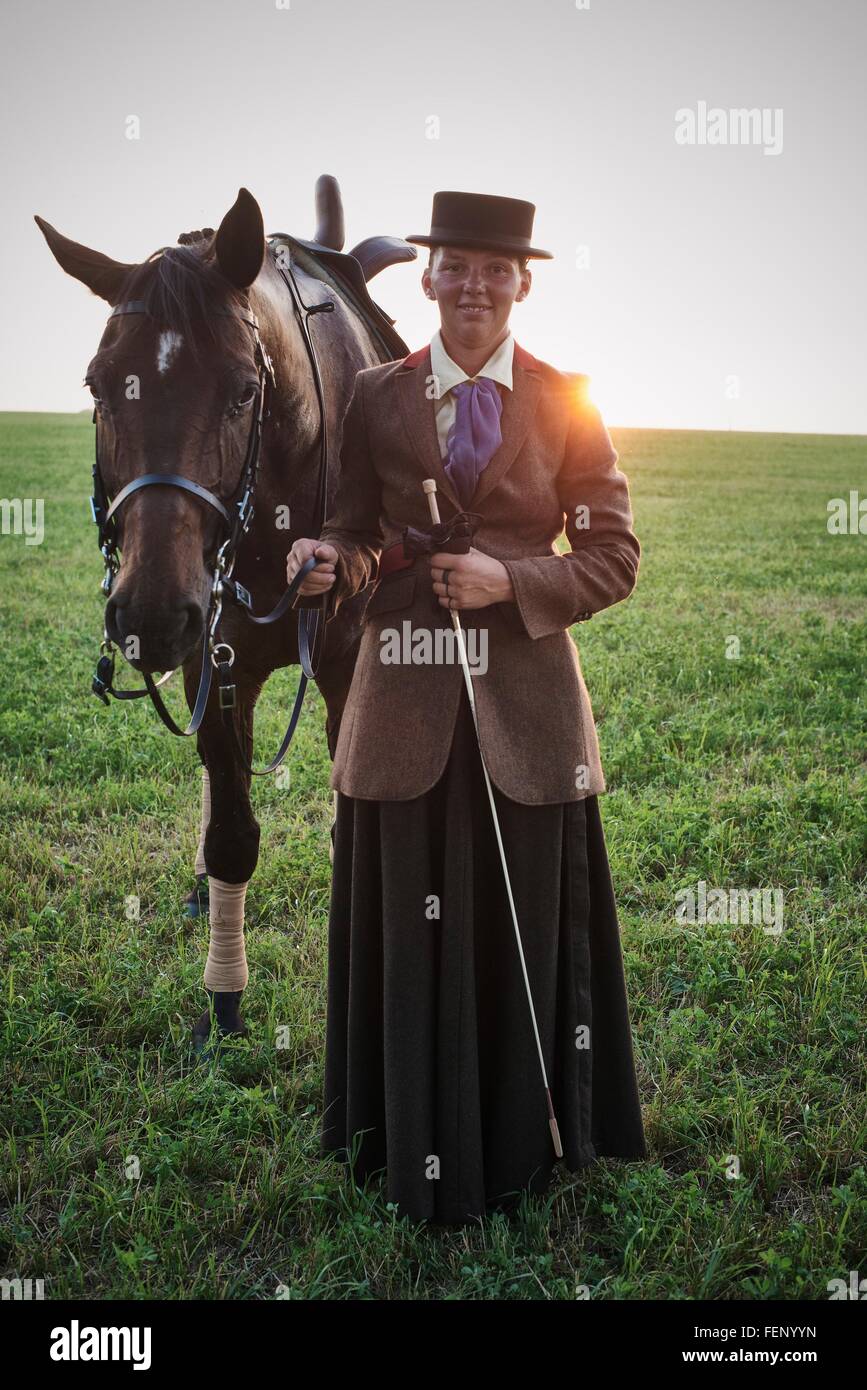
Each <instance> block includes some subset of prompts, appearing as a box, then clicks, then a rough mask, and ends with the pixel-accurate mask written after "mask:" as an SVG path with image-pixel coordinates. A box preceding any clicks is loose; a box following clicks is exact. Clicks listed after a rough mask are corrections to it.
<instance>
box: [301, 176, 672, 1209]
mask: <svg viewBox="0 0 867 1390" xmlns="http://www.w3.org/2000/svg"><path fill="white" fill-rule="evenodd" d="M534 214H535V208H534V207H533V205H532V204H531V203H526V202H523V201H521V200H517V199H511V198H495V197H490V196H487V195H482V194H471V193H438V194H436V195H435V197H434V204H433V216H432V225H431V231H430V234H429V235H428V236H414V237H410V238H409V240H410V241H413V242H416V243H418V244H421V245H424V246H427V247H429V248H430V260H429V264H428V266H427V267H426V269H425V270H424V273H423V275H422V286H423V289H424V292H425V294H426V295H427V296H428V297H429V298H430V299H432V300H434V301H435V302H436V304H437V306H438V308H439V312H440V322H441V326H440V329H439V331H438V332H437V333H436V334H435V335H434V338H433V340H432V341H431V343H430V345H429V346H428V347H425V348H423V349H421V350H420V351H418V352H415V353H412V354H410V356H409V357H407V358H405V359H404V360H403V361H402V362H396V363H389V364H386V365H384V366H378V367H373V368H370V369H368V370H366V371H363V372H360V373H359V375H358V377H357V378H356V384H355V391H354V395H353V398H352V401H351V402H350V405H349V408H348V410H347V414H346V418H345V421H344V428H343V440H342V449H341V479H340V487H339V492H338V496H337V500H336V504H335V509H334V511H333V513H332V514H331V516H329V518H328V520H327V522H326V525H325V528H324V529H323V531H322V534H321V536H320V537H319V538H318V540H315V539H312V538H308V539H303V540H298V541H296V542H295V544H294V545H293V547H292V551H291V553H290V555H289V558H288V563H287V574H288V578H289V579H290V580H291V579H292V578H293V577H294V576H295V574H297V572H298V570H299V568H300V567H301V566H302V565H303V564H304V563H305V561H306V560H308V559H309V558H310V557H311V556H315V557H316V560H317V566H316V568H315V569H314V570H312V571H311V573H310V574H309V575H308V577H307V579H306V580H305V582H304V584H303V587H302V590H301V592H302V594H304V595H305V596H306V598H307V599H308V600H311V599H312V600H316V599H317V596H318V597H320V598H321V596H325V597H324V598H322V602H323V603H324V604H325V606H326V612H327V615H328V616H329V617H330V616H332V615H333V613H334V612H335V611H336V609H337V608H338V607H339V604H340V603H341V602H342V601H343V600H344V599H346V598H348V597H349V596H351V595H352V594H355V593H357V592H358V591H359V590H360V589H362V588H364V587H365V586H367V585H368V584H371V583H372V582H374V581H375V588H374V589H373V592H372V597H371V598H370V601H369V604H368V607H367V610H366V617H365V626H364V633H363V637H362V643H361V648H360V651H359V656H358V662H357V665H356V669H355V674H354V678H353V682H352V687H351V690H350V693H349V697H348V700H347V704H346V709H345V712H344V716H343V720H342V722H341V728H340V735H339V739H338V744H337V748H336V754H335V760H334V768H333V772H332V778H331V785H332V787H334V789H335V790H336V792H337V816H336V825H335V835H334V867H333V888H332V898H331V910H330V923H329V963H328V1022H327V1041H326V1080H325V1090H326V1094H325V1116H324V1121H323V1144H324V1147H325V1150H326V1151H327V1152H331V1153H335V1154H337V1155H339V1156H341V1157H347V1156H348V1157H350V1158H351V1159H352V1160H353V1163H354V1168H355V1172H356V1176H358V1177H362V1178H363V1177H364V1176H366V1175H367V1174H369V1173H372V1172H374V1171H376V1170H378V1169H382V1168H385V1170H386V1174H387V1193H388V1199H389V1200H390V1201H393V1202H396V1203H397V1204H398V1210H399V1213H400V1214H401V1215H407V1216H409V1217H411V1218H413V1219H416V1220H420V1219H429V1220H434V1221H439V1222H457V1223H460V1222H465V1221H468V1220H472V1219H473V1218H476V1217H479V1216H481V1215H483V1214H484V1213H485V1212H486V1211H488V1210H491V1209H494V1208H496V1207H501V1206H504V1205H509V1204H510V1203H511V1202H512V1201H514V1200H515V1199H516V1198H517V1196H518V1195H519V1194H520V1193H521V1191H523V1190H528V1191H532V1192H541V1191H544V1189H545V1188H546V1186H547V1185H548V1182H549V1180H550V1177H551V1173H552V1169H553V1164H554V1161H555V1155H554V1149H553V1147H552V1142H551V1134H550V1133H549V1126H548V1122H547V1121H548V1111H547V1109H546V1097H545V1091H544V1087H543V1084H542V1074H541V1069H540V1062H539V1055H538V1051H537V1046H536V1041H535V1037H534V1031H533V1020H532V1017H531V1012H530V1004H529V1001H528V997H527V992H526V988H525V983H524V978H523V975H522V970H521V962H520V958H519V953H518V948H517V944H516V940H515V936H514V932H513V925H512V918H511V911H510V906H509V900H508V897H507V893H506V887H505V877H504V873H503V868H502V864H501V860H500V852H499V848H498V844H497V839H496V835H495V830H494V826H493V820H492V816H491V808H490V804H489V801H488V797H487V792H486V789H485V784H484V774H483V771H482V764H481V758H482V756H484V760H485V764H486V766H487V769H488V772H489V774H490V778H491V781H492V783H493V788H494V790H493V795H494V798H495V802H496V808H497V813H498V820H499V826H500V832H501V836H502V842H503V850H504V855H505V860H506V864H507V866H508V874H509V878H510V881H511V888H512V892H513V895H514V902H515V907H516V912H517V920H518V924H519V927H520V932H521V938H522V942H523V951H524V955H525V957H526V967H527V977H528V981H529V985H530V993H531V996H532V1003H533V1006H534V1009H535V1016H536V1019H537V1022H538V1032H539V1042H540V1046H541V1051H542V1055H543V1059H544V1063H545V1068H546V1071H547V1075H548V1080H549V1082H550V1087H551V1093H552V1096H553V1103H554V1110H555V1112H556V1115H557V1119H558V1121H559V1128H560V1134H561V1136H562V1143H563V1148H564V1151H565V1161H566V1163H567V1165H568V1167H569V1168H570V1169H573V1170H574V1169H577V1168H579V1167H581V1166H583V1165H585V1164H588V1163H590V1162H592V1161H593V1160H594V1159H595V1158H596V1157H598V1156H601V1155H616V1156H618V1157H621V1158H627V1159H628V1158H642V1157H644V1156H645V1155H646V1148H645V1142H644V1133H643V1129H642V1121H641V1109H640V1104H639V1099H638V1088H637V1084H636V1077H635V1068H634V1062H633V1055H632V1043H631V1035H630V1026H629V1015H628V1009H627V1000H626V992H625V986H624V980H623V965H622V956H621V950H620V941H619V931H618V925H617V917H616V912H615V906H614V900H613V895H612V889H611V880H610V875H609V871H608V861H607V856H606V851H605V843H604V838H603V833H602V826H601V821H600V816H599V809H598V805H597V794H598V793H600V792H602V791H604V789H605V785H604V780H603V776H602V768H601V765H600V761H599V749H598V744H597V740H596V732H595V727H594V724H593V716H592V712H591V708H590V702H589V699H588V696H587V691H586V688H585V686H584V681H583V678H582V675H581V669H580V663H579V660H578V654H577V650H576V648H575V644H574V643H573V641H572V640H571V638H570V636H569V632H568V629H569V627H570V626H571V625H572V624H573V623H575V622H579V621H584V620H586V619H588V618H590V616H591V615H592V614H593V613H595V612H598V611H599V610H600V609H603V608H606V607H608V606H609V605H610V604H612V603H615V602H617V601H618V600H620V599H623V598H626V596H627V595H628V594H629V593H630V592H631V590H632V588H633V586H634V583H635V577H636V573H637V569H638V560H639V553H640V552H639V545H638V541H637V539H636V537H635V535H634V534H633V531H632V514H631V509H630V504H629V491H628V486H627V482H626V479H625V477H624V476H623V474H622V473H621V472H620V471H619V470H618V468H617V467H616V463H617V455H616V453H615V451H614V449H613V447H612V445H611V441H610V438H609V436H608V433H607V430H606V429H605V426H604V425H603V423H602V421H601V419H600V417H599V415H598V412H597V411H596V410H595V408H594V407H593V406H592V405H591V404H590V403H589V401H588V400H587V397H586V391H585V386H586V380H585V378H583V377H570V376H567V375H566V374H564V373H561V372H559V371H557V370H556V369H555V368H553V367H551V366H549V365H548V364H547V363H544V362H540V361H538V360H537V359H536V358H534V357H533V356H532V355H531V354H530V353H528V352H526V351H524V350H523V349H522V348H520V347H519V346H518V344H517V343H516V342H515V340H514V338H513V336H512V334H511V331H510V328H509V317H510V314H511V310H512V305H513V304H515V303H519V302H521V301H522V300H524V299H525V298H526V297H527V294H528V293H529V291H530V284H531V276H530V272H529V271H528V269H527V261H528V259H529V258H531V257H548V256H549V253H548V252H546V251H541V250H539V249H537V248H535V247H533V246H532V244H531V243H532V229H533V218H534ZM428 478H432V479H434V481H435V482H436V485H437V494H438V501H439V506H440V512H441V517H442V521H443V523H445V524H446V526H447V527H448V524H449V523H450V522H453V521H454V519H455V518H458V519H459V520H464V521H466V522H468V524H469V526H470V528H471V529H472V530H473V533H474V534H473V538H472V545H471V547H470V549H469V550H468V552H467V553H465V554H452V553H449V552H448V551H447V550H446V549H445V548H443V549H439V548H438V546H441V545H443V541H442V539H441V536H442V533H437V537H436V538H434V539H432V540H431V541H430V542H429V543H426V541H425V536H424V534H420V533H430V531H431V521H430V514H429V511H428V503H427V498H426V495H425V492H424V490H423V488H422V483H423V481H424V480H425V479H428ZM465 514H468V515H465ZM564 517H565V530H566V535H567V537H568V540H569V542H570V546H571V551H570V552H569V553H567V554H565V555H561V554H559V553H558V551H557V549H556V546H555V544H554V542H555V541H556V539H557V537H558V536H559V535H560V534H561V533H562V531H563V528H564ZM407 528H409V531H408V530H407ZM405 541H406V543H404V542H405ZM426 545H427V553H425V547H426ZM450 611H457V612H458V613H459V614H460V619H461V624H462V626H463V628H464V631H465V633H466V639H467V648H468V650H469V652H470V653H471V655H472V656H473V658H474V664H475V672H474V674H473V677H472V680H473V690H474V694H475V704H476V710H477V718H478V741H477V737H476V729H475V727H474V724H473V719H472V716H471V711H470V707H469V702H468V698H467V693H466V689H465V686H464V678H463V674H462V671H461V668H460V666H459V664H458V663H457V653H456V651H455V650H454V648H453V647H452V648H451V650H450V644H449V643H448V641H447V640H446V638H447V636H448V634H449V633H450V632H451V620H450V617H449V613H450ZM480 745H481V747H480Z"/></svg>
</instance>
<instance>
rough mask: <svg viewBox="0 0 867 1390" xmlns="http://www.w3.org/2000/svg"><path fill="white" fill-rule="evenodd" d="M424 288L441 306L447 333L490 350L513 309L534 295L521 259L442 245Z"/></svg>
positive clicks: (425, 276)
mask: <svg viewBox="0 0 867 1390" xmlns="http://www.w3.org/2000/svg"><path fill="white" fill-rule="evenodd" d="M421 282H422V288H423V289H424V292H425V294H426V295H428V297H429V298H431V299H435V300H436V302H437V304H438V305H439V311H440V323H441V325H442V329H443V333H444V334H445V336H446V337H447V338H449V339H451V340H452V341H453V342H457V343H460V344H461V346H462V347H466V348H470V349H473V348H475V349H481V348H483V347H485V346H486V345H487V344H489V343H490V344H491V348H492V350H493V347H494V346H495V345H496V344H497V343H498V342H499V341H501V339H502V338H503V337H504V336H505V329H506V327H507V325H508V322H509V315H510V313H511V311H512V305H513V304H515V303H517V302H519V301H520V300H522V299H526V297H527V295H528V294H529V293H530V283H531V276H530V272H529V271H528V270H523V271H522V270H521V268H520V266H519V264H518V262H517V260H515V258H514V257H512V256H504V255H503V254H501V253H500V252H496V251H485V250H477V249H476V248H474V247H458V246H438V247H436V249H435V251H434V256H433V264H432V265H431V266H428V267H426V269H425V270H424V272H423V274H422V281H421Z"/></svg>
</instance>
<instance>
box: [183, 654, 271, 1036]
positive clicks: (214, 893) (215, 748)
mask: <svg viewBox="0 0 867 1390" xmlns="http://www.w3.org/2000/svg"><path fill="white" fill-rule="evenodd" d="M260 688H261V682H256V683H255V684H253V683H251V682H249V681H246V682H245V681H244V680H243V679H242V678H240V677H239V678H238V681H237V693H238V708H237V712H236V716H235V717H236V720H237V727H238V728H239V731H240V737H241V745H242V747H243V748H244V750H245V752H246V753H247V756H248V758H249V756H250V752H251V749H252V742H253V711H254V708H255V702H256V698H257V696H258V693H259V689H260ZM198 746H199V753H200V756H201V757H202V760H203V762H204V765H205V768H206V769H207V773H208V784H209V792H210V817H209V821H208V826H207V830H206V833H205V837H204V863H205V867H206V871H207V874H208V887H209V903H210V907H209V918H210V943H209V950H208V959H207V963H206V965H205V973H204V984H205V989H206V990H207V992H208V996H209V1000H210V1001H211V1003H210V1004H209V1007H208V1008H207V1009H206V1010H205V1011H204V1013H203V1014H202V1015H201V1017H200V1018H199V1019H198V1020H197V1022H196V1024H195V1026H194V1028H193V1040H194V1043H195V1045H196V1046H197V1047H202V1046H204V1043H205V1042H206V1040H207V1038H208V1037H209V1035H210V1031H211V1007H213V1013H214V1017H215V1020H216V1024H217V1029H218V1032H219V1034H220V1035H223V1036H226V1035H228V1036H242V1035H243V1034H244V1033H246V1031H247V1029H246V1026H245V1024H244V1020H243V1018H242V1016H241V1008H240V1005H241V995H242V993H243V991H244V989H245V988H246V985H247V981H248V978H249V975H248V970H247V960H246V951H245V944H244V899H245V896H246V891H247V884H248V883H249V881H250V879H251V878H252V876H253V872H254V870H255V868H256V863H257V861H258V857H259V825H258V822H257V821H256V818H255V816H254V815H253V810H252V806H251V804H250V780H251V779H250V775H249V773H246V772H245V771H244V769H243V768H242V767H241V765H240V763H239V762H238V759H237V757H236V756H235V748H234V743H233V741H232V738H231V733H230V731H229V729H227V728H226V726H225V725H224V724H223V722H222V717H221V715H220V711H219V709H218V708H217V706H216V701H215V700H214V701H211V702H210V703H209V705H208V710H207V713H206V715H205V718H204V720H203V721H202V725H201V728H200V729H199V734H198Z"/></svg>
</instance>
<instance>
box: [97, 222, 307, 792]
mask: <svg viewBox="0 0 867 1390" xmlns="http://www.w3.org/2000/svg"><path fill="white" fill-rule="evenodd" d="M272 249H273V248H272V247H271V246H270V245H269V247H268V250H269V252H271V251H272ZM274 264H275V267H276V269H277V270H278V272H279V273H280V275H281V276H282V277H283V280H284V281H285V283H286V285H287V287H288V289H289V293H290V295H291V297H292V305H293V309H294V312H295V316H296V318H297V320H298V324H299V327H300V330H301V336H302V338H303V340H304V345H305V347H306V349H307V356H308V358H309V361H310V366H311V370H312V374H313V381H314V385H315V388H316V396H317V401H318V405H319V417H320V429H319V471H318V479H317V487H316V501H315V506H314V518H315V520H314V526H315V534H317V535H318V533H319V532H320V531H321V529H322V527H323V525H324V522H325V510H326V506H327V499H328V421H327V415H326V410H325V393H324V389H323V385H322V374H321V372H320V369H319V360H318V358H317V355H316V348H315V345H314V343H313V339H312V338H311V336H310V328H309V325H308V319H309V318H311V317H312V316H313V315H314V314H320V313H328V312H331V311H332V310H333V309H334V301H333V300H325V301H324V302H323V303H321V304H309V305H308V304H305V303H304V301H303V300H302V298H301V293H300V291H299V289H298V285H297V282H296V280H295V276H294V275H293V273H292V267H291V265H290V264H289V261H288V258H287V257H285V256H279V255H275V256H274ZM211 312H212V313H213V314H216V315H223V316H226V317H230V318H237V319H240V320H241V322H242V323H245V324H247V325H248V327H249V328H250V329H251V330H252V333H253V342H254V349H255V362H256V371H257V388H256V395H255V397H254V402H253V418H252V421H251V424H250V433H249V435H248V437H247V447H246V453H245V458H244V466H243V469H242V472H241V479H240V482H239V484H238V486H237V488H236V489H235V493H234V496H233V497H232V498H231V499H229V500H228V501H227V502H224V501H223V500H222V499H221V498H219V497H218V496H217V495H216V494H215V493H214V492H212V491H211V490H210V489H209V488H206V487H203V486H202V485H201V484H200V483H197V482H194V481H193V479H191V478H185V477H183V475H181V474H179V473H143V474H142V475H141V477H139V478H133V479H132V481H131V482H129V483H127V484H126V486H125V487H123V488H121V490H120V492H118V493H117V495H116V496H115V497H114V498H112V499H111V500H109V497H108V492H107V490H106V487H105V483H104V481H103V475H102V468H101V465H100V452H99V431H98V429H96V431H95V436H94V461H93V495H92V497H91V510H92V512H93V519H94V522H95V523H96V526H97V528H98V536H99V548H100V552H101V554H102V557H103V560H104V561H105V575H104V578H103V581H102V591H103V593H104V594H105V596H106V597H108V596H109V594H110V593H111V590H112V586H113V584H114V579H115V576H116V575H117V573H118V571H119V569H120V560H119V558H118V550H119V544H118V539H119V538H118V532H117V516H118V513H119V511H120V508H121V507H122V506H123V504H124V503H125V502H126V501H127V500H128V499H129V498H130V497H132V496H134V495H135V493H137V492H141V491H142V489H144V488H146V487H174V488H180V489H181V490H182V491H184V492H188V493H190V494H191V495H192V496H193V497H196V498H198V500H199V501H200V502H202V503H204V504H205V505H206V506H208V507H210V508H211V509H212V510H213V511H215V512H216V513H217V515H218V516H219V517H220V520H221V521H222V523H223V528H224V532H225V536H224V539H223V540H222V543H221V544H220V546H219V548H218V550H217V555H216V560H215V563H214V572H213V576H212V579H211V586H210V593H209V598H208V610H207V613H206V616H205V624H204V633H203V638H202V657H201V671H200V675H199V685H198V690H197V693H196V699H195V702H194V705H193V711H192V714H191V716H190V721H189V723H188V725H187V727H186V728H185V729H181V728H180V727H179V726H178V725H177V724H176V723H175V721H174V719H173V718H172V716H171V714H170V713H169V711H168V710H167V708H166V706H165V704H164V702H163V699H162V696H161V695H160V693H159V692H160V687H161V686H163V685H165V684H166V682H167V681H168V680H169V679H170V678H171V677H172V676H173V675H174V671H167V672H166V673H165V674H164V675H162V676H161V677H160V679H159V680H158V681H154V679H153V677H152V676H151V675H149V674H146V675H145V677H144V681H145V688H144V690H117V689H115V687H114V684H113V681H114V666H115V656H114V650H115V648H114V644H113V643H112V641H111V639H110V638H109V636H108V633H107V632H106V633H105V634H104V637H103V641H102V644H101V647H100V653H101V655H100V659H99V661H98V663H97V668H96V674H95V676H94V678H93V683H92V687H91V688H92V690H93V693H94V694H95V695H97V696H98V697H99V698H100V699H101V700H103V701H104V703H105V704H106V705H107V704H108V703H109V696H112V697H113V698H114V699H116V700H137V699H141V698H142V697H143V696H145V695H149V696H150V698H151V700H152V702H153V704H154V707H155V708H156V711H157V713H158V714H159V716H160V719H161V720H162V722H163V723H164V724H165V726H166V728H167V729H169V730H170V732H171V733H173V734H176V735H178V736H179V737H181V738H189V737H191V735H193V734H195V733H197V732H198V729H199V727H200V725H201V723H202V720H203V718H204V716H205V710H206V707H207V703H208V697H209V695H210V689H211V681H212V676H213V672H214V671H216V673H217V679H218V684H219V706H220V710H221V713H222V717H223V720H224V723H225V724H226V725H227V726H228V727H229V728H230V730H231V733H232V737H233V742H234V745H235V753H236V755H237V756H238V758H239V759H240V760H241V762H242V765H243V766H244V767H245V769H246V771H247V772H250V773H253V774H254V775H255V776H265V775H266V774H267V773H270V772H274V771H275V769H276V768H278V767H279V766H280V763H281V762H282V761H283V759H284V757H285V756H286V753H287V751H288V748H289V745H290V743H291V741H292V737H293V735H294V733H295V729H296V727H297V724H298V717H299V715H300V713H301V706H302V704H303V701H304V694H305V691H306V688H307V682H308V680H313V679H315V677H316V674H317V671H318V669H319V663H320V660H321V654H322V646H323V644H324V627H325V624H324V621H323V614H322V611H321V609H309V608H304V609H301V610H300V611H299V614H298V658H299V662H300V665H301V678H300V680H299V683H298V690H297V693H296V696H295V703H294V705H293V708H292V714H291V717H290V720H289V725H288V727H287V729H286V734H285V736H284V738H283V742H282V743H281V745H280V748H279V749H278V752H277V754H276V756H275V757H274V758H273V759H272V761H271V762H270V763H269V764H268V765H267V767H264V768H258V769H257V768H254V767H252V766H251V764H250V762H249V760H248V759H247V755H246V753H245V751H244V749H243V748H242V746H241V741H240V739H239V737H238V732H237V729H236V728H235V722H234V717H233V715H234V710H235V707H236V688H235V685H234V682H233V679H232V666H233V665H234V661H235V653H234V651H233V649H232V647H231V646H230V645H229V643H228V642H221V641H219V640H218V628H219V624H220V618H221V616H222V612H223V601H224V599H225V598H227V597H229V598H234V599H235V600H236V601H237V602H238V603H239V604H240V605H241V607H242V610H243V611H244V612H245V614H246V616H247V618H248V620H249V621H250V622H253V623H256V624H259V625H266V624H270V623H275V622H277V620H278V619H279V618H282V617H283V615H284V613H286V611H287V610H288V608H289V607H290V605H291V604H292V602H293V600H294V598H295V596H296V593H297V591H298V589H299V588H300V586H301V584H302V583H303V581H304V579H305V578H306V577H307V575H308V574H309V573H310V571H311V570H312V569H314V568H315V567H316V563H317V562H316V560H315V558H311V559H309V560H307V561H306V562H305V564H304V565H302V567H301V569H300V570H299V571H298V574H296V576H295V578H294V579H293V580H292V583H291V584H290V585H289V587H288V588H287V589H286V591H285V593H284V594H283V595H282V597H281V598H280V601H279V602H278V603H277V605H276V606H275V607H274V608H273V609H272V610H271V612H270V613H267V614H265V616H264V617H261V618H258V617H256V616H255V614H254V613H253V599H252V596H251V595H250V592H249V590H247V589H245V588H244V586H243V584H240V583H239V582H238V581H237V580H234V579H233V578H232V572H233V570H234V568H235V562H236V560H237V555H238V549H239V547H240V545H241V542H242V541H243V539H244V536H246V535H247V533H248V531H249V529H250V525H251V523H252V520H253V515H254V500H255V494H256V483H257V480H258V474H259V456H260V453H261V447H262V426H263V422H264V421H265V420H266V419H267V418H268V415H269V408H268V407H269V392H270V391H273V390H274V389H275V387H276V379H275V375H274V366H273V363H272V361H271V358H270V357H269V355H268V352H267V351H266V349H265V346H264V344H263V343H262V340H261V338H260V337H259V321H258V319H257V318H256V315H255V314H254V313H253V312H252V310H250V309H249V308H237V309H234V308H230V309H214V310H212V311H211ZM147 313H148V308H147V305H146V303H145V302H144V300H128V301H126V302H124V303H121V304H117V305H116V306H115V307H114V308H113V309H112V311H111V313H110V314H109V318H108V321H109V322H110V321H111V319H113V318H115V317H117V316H120V315H124V314H147ZM96 422H97V409H96V407H94V412H93V423H94V426H96Z"/></svg>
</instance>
